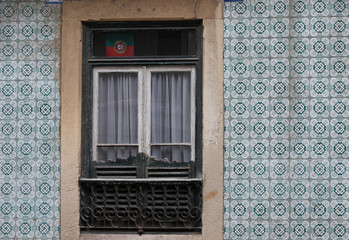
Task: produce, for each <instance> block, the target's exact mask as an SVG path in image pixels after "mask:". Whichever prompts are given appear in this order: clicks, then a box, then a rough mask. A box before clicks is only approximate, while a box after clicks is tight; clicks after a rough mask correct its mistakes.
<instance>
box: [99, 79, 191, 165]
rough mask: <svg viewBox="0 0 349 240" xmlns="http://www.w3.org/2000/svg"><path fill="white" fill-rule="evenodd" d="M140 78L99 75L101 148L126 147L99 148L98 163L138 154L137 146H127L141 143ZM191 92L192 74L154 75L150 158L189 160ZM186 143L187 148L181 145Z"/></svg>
mask: <svg viewBox="0 0 349 240" xmlns="http://www.w3.org/2000/svg"><path fill="white" fill-rule="evenodd" d="M137 76H138V74H137V73H128V72H111V73H100V75H99V90H98V94H99V96H98V144H123V145H124V146H100V147H98V159H99V160H115V159H116V158H117V157H119V158H120V157H122V158H127V157H129V156H130V155H132V154H134V155H135V154H137V152H138V147H137V146H129V145H128V144H137V143H138V89H137V88H138V79H137ZM190 88H191V86H190V72H153V73H152V75H151V107H150V108H148V109H150V110H151V124H150V125H151V143H147V144H153V145H152V147H151V155H154V156H156V157H157V158H168V159H169V160H170V161H180V162H182V161H189V160H190V152H191V147H190V146H188V143H189V144H190V141H191V129H190V125H191V119H190V116H191V102H190V99H191V91H190ZM140 91H144V89H142V90H140ZM143 106H145V105H143ZM148 109H147V110H148ZM141 131H142V129H141ZM183 143H187V145H180V144H183ZM166 144H167V145H166ZM174 144H175V145H174Z"/></svg>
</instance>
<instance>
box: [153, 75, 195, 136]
mask: <svg viewBox="0 0 349 240" xmlns="http://www.w3.org/2000/svg"><path fill="white" fill-rule="evenodd" d="M190 76H191V73H190V72H152V74H151V141H152V143H190V136H191V129H190V125H191V121H190V120H191V119H190V115H191V102H190V99H191V95H190V92H191V91H190V88H191V86H190Z"/></svg>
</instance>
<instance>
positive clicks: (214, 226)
mask: <svg viewBox="0 0 349 240" xmlns="http://www.w3.org/2000/svg"><path fill="white" fill-rule="evenodd" d="M222 18H223V1H214V0H202V1H193V0H177V1H169V0H161V1H152V0H143V1H112V0H105V1H97V0H94V1H93V0H86V1H64V3H63V11H62V78H61V80H62V90H61V92H62V94H61V98H62V126H61V137H62V182H61V183H62V185H61V188H62V198H61V201H62V207H61V209H62V212H61V213H62V222H61V223H62V235H61V237H62V239H78V238H79V226H78V221H79V189H78V177H79V175H80V161H81V158H80V142H81V139H80V131H81V52H82V49H81V26H82V25H81V21H118V20H126V21H127V20H129V21H135V20H181V19H183V20H184V19H203V26H204V33H203V44H204V49H203V159H204V160H203V181H204V189H203V194H204V205H203V232H202V235H201V234H200V235H167V236H166V235H156V236H155V235H146V234H145V235H142V236H138V235H128V236H127V238H126V236H125V235H105V236H102V235H91V234H90V235H84V236H82V239H210V240H211V239H216V238H218V239H221V238H222V228H223V225H222V219H223V215H222V210H223V200H222V199H223V152H222V148H223V98H222V92H223V73H222V71H221V70H219V69H222V68H223V55H222V53H223V19H222Z"/></svg>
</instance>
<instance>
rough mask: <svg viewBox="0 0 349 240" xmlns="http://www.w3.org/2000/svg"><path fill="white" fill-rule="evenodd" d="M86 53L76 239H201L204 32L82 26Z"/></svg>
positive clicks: (171, 25)
mask: <svg viewBox="0 0 349 240" xmlns="http://www.w3.org/2000/svg"><path fill="white" fill-rule="evenodd" d="M142 38H143V39H144V42H142V41H141V39H142ZM146 43H149V44H150V45H149V49H148V50H144V49H143V48H146V47H147V44H146ZM83 44H84V49H85V51H84V57H83V58H84V64H83V83H82V88H83V90H82V119H83V121H82V151H81V153H82V154H81V155H82V172H81V178H80V192H81V198H80V200H81V208H80V228H81V230H82V231H104V230H110V231H134V230H136V231H138V232H139V233H140V234H141V233H143V232H144V231H150V232H156V231H180V232H183V231H201V206H202V190H201V189H202V180H201V144H202V140H201V125H202V124H201V122H202V120H201V119H202V117H201V112H202V109H201V80H200V74H201V57H200V56H201V23H200V22H199V21H191V22H154V23H152V22H147V23H144V22H135V23H132V22H129V23H103V24H102V23H85V24H84V43H83ZM168 49H173V50H168Z"/></svg>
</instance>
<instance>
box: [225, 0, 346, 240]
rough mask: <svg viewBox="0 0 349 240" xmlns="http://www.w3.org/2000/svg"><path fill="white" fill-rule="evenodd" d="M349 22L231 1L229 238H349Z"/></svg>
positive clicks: (297, 6) (318, 9)
mask: <svg viewBox="0 0 349 240" xmlns="http://www.w3.org/2000/svg"><path fill="white" fill-rule="evenodd" d="M348 16H349V1H347V0H270V1H268V0H243V1H242V2H239V3H237V2H234V3H233V2H232V3H226V4H225V20H224V22H225V31H224V43H225V52H224V56H225V59H224V61H225V62H224V63H225V64H224V78H225V86H224V98H225V106H224V109H225V149H224V154H225V172H224V176H225V181H224V192H225V199H224V239H331V240H334V239H349V202H348V198H349V178H348V177H349V138H348V136H349V118H348V116H349V98H348V96H349V90H348V88H349V85H348V83H349V79H348V75H349V59H348V56H349V17H348Z"/></svg>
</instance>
